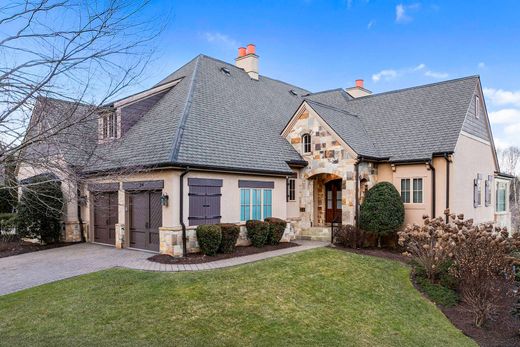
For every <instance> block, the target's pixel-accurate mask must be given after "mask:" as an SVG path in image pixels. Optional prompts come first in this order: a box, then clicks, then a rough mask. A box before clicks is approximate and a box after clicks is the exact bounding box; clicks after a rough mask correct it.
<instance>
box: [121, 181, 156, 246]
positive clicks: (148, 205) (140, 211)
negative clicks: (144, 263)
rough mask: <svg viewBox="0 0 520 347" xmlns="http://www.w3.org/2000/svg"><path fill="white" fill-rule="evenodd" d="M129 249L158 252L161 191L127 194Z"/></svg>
mask: <svg viewBox="0 0 520 347" xmlns="http://www.w3.org/2000/svg"><path fill="white" fill-rule="evenodd" d="M129 200H130V201H129V207H130V208H129V214H130V215H129V217H130V247H133V248H139V249H146V250H149V251H155V252H158V251H159V227H161V225H162V205H161V191H136V192H132V193H130V194H129Z"/></svg>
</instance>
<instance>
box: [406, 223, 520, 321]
mask: <svg viewBox="0 0 520 347" xmlns="http://www.w3.org/2000/svg"><path fill="white" fill-rule="evenodd" d="M450 218H451V220H452V223H449V224H446V223H444V222H443V219H442V218H436V219H430V218H428V217H425V220H424V225H423V226H422V227H419V226H418V225H415V226H410V227H407V228H406V229H405V230H404V231H402V232H399V233H398V234H399V242H400V244H402V245H403V246H404V247H405V248H406V250H407V252H408V253H409V254H410V255H411V256H412V257H414V260H415V261H416V262H418V263H419V264H421V266H423V267H424V271H425V274H426V278H428V280H429V282H430V283H431V284H434V283H435V282H436V281H437V280H438V281H439V282H444V286H450V285H457V287H458V289H459V294H460V297H461V299H462V301H464V302H465V303H466V306H467V307H468V310H469V311H470V312H471V313H472V314H473V318H474V323H475V325H476V326H477V327H481V326H482V324H484V322H485V321H486V320H487V319H489V318H491V317H492V316H493V315H494V314H495V312H496V310H497V308H498V305H499V304H500V302H501V301H502V299H503V297H504V296H505V295H508V294H509V292H510V289H511V284H512V282H513V280H514V273H513V267H512V266H511V264H512V261H513V260H514V258H513V257H511V254H512V252H513V251H514V250H515V249H518V247H520V234H518V233H515V234H513V235H512V237H509V234H508V232H507V231H506V230H505V229H501V228H494V227H493V225H492V224H491V223H484V224H479V225H474V224H473V220H472V219H468V220H464V215H462V214H461V215H458V216H455V215H451V216H450ZM450 262H451V263H450ZM446 268H448V269H449V270H448V271H446ZM446 272H447V273H448V274H449V275H452V276H453V277H454V279H453V278H451V279H450V278H449V277H444V276H447V275H448V274H446ZM450 281H451V284H450Z"/></svg>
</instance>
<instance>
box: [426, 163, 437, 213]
mask: <svg viewBox="0 0 520 347" xmlns="http://www.w3.org/2000/svg"><path fill="white" fill-rule="evenodd" d="M428 166H429V167H430V171H431V172H432V218H435V203H436V201H435V195H436V193H437V192H436V190H437V188H436V184H435V183H436V182H435V168H434V167H433V160H430V161H429V162H428Z"/></svg>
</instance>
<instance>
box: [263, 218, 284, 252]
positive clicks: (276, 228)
mask: <svg viewBox="0 0 520 347" xmlns="http://www.w3.org/2000/svg"><path fill="white" fill-rule="evenodd" d="M265 222H267V224H269V236H268V237H267V244H270V245H277V244H279V243H280V240H281V239H282V237H283V233H284V232H285V227H286V226H287V222H286V221H284V220H283V219H280V218H274V217H269V218H266V219H265Z"/></svg>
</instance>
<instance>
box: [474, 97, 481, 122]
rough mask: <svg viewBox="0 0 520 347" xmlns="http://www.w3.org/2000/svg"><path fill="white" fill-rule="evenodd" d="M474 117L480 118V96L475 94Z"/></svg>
mask: <svg viewBox="0 0 520 347" xmlns="http://www.w3.org/2000/svg"><path fill="white" fill-rule="evenodd" d="M475 117H476V118H480V98H479V97H478V95H476V96H475Z"/></svg>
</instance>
